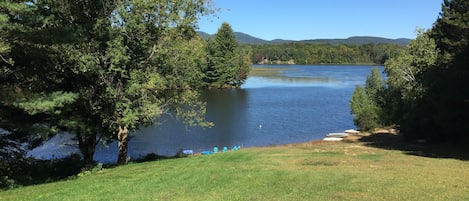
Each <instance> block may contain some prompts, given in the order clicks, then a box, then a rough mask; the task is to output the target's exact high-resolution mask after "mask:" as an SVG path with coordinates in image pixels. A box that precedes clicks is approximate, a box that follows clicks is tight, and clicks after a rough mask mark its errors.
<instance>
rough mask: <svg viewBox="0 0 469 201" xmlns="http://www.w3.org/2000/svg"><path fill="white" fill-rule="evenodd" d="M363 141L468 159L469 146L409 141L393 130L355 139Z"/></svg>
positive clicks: (433, 155)
mask: <svg viewBox="0 0 469 201" xmlns="http://www.w3.org/2000/svg"><path fill="white" fill-rule="evenodd" d="M357 141H359V142H363V143H364V144H365V146H370V147H375V148H380V149H388V150H401V151H403V152H405V153H406V154H409V155H414V156H422V157H429V158H452V159H458V160H463V161H469V147H464V146H462V145H452V144H433V143H427V142H419V141H409V140H406V139H404V137H403V136H402V135H399V134H395V133H393V132H383V131H381V132H377V133H374V134H371V135H367V136H361V137H359V138H358V139H357Z"/></svg>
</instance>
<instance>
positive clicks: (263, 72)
mask: <svg viewBox="0 0 469 201" xmlns="http://www.w3.org/2000/svg"><path fill="white" fill-rule="evenodd" d="M282 70H291V69H290V68H260V67H256V68H251V70H250V71H249V76H254V77H279V76H281V74H280V71H282Z"/></svg>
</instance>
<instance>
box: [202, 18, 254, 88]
mask: <svg viewBox="0 0 469 201" xmlns="http://www.w3.org/2000/svg"><path fill="white" fill-rule="evenodd" d="M207 46H208V47H207V51H208V57H209V59H208V60H209V61H208V67H207V69H206V71H205V73H206V75H207V77H206V79H205V80H206V82H207V84H208V85H209V86H211V87H217V88H223V87H226V86H233V87H239V86H241V85H242V84H243V83H244V81H245V80H246V78H247V75H248V73H249V66H250V61H249V57H248V55H247V54H243V52H242V49H240V48H239V45H238V42H237V41H236V37H235V35H234V33H233V30H232V29H231V26H230V25H229V24H228V23H226V22H225V23H223V24H222V25H221V27H220V28H219V29H218V31H217V33H216V34H215V38H214V39H209V40H208V42H207Z"/></svg>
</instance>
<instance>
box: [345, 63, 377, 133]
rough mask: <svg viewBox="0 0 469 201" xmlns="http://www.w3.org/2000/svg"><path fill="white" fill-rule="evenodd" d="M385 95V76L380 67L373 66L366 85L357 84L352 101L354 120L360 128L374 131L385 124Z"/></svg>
mask: <svg viewBox="0 0 469 201" xmlns="http://www.w3.org/2000/svg"><path fill="white" fill-rule="evenodd" d="M383 96H384V81H383V78H382V77H381V75H380V72H379V70H378V68H373V69H372V70H371V74H370V75H368V76H367V77H366V82H365V87H364V88H363V87H361V86H356V87H355V91H354V92H353V95H352V100H351V101H350V108H351V110H352V114H353V115H354V119H353V122H354V124H355V125H356V126H357V127H358V128H359V129H360V130H363V131H373V130H374V129H375V128H378V127H380V126H382V125H383V122H384V121H385V118H383V117H384V114H383V112H382V105H383V104H384V97H383Z"/></svg>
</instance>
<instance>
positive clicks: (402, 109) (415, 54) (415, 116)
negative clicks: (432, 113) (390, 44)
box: [384, 30, 438, 138]
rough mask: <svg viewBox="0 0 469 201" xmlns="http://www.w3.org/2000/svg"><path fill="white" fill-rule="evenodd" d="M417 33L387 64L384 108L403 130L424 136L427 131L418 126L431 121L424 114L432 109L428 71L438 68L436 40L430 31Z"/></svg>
mask: <svg viewBox="0 0 469 201" xmlns="http://www.w3.org/2000/svg"><path fill="white" fill-rule="evenodd" d="M417 33H418V35H417V38H416V39H415V40H413V41H412V42H411V43H410V44H409V45H408V46H407V47H406V48H405V49H403V51H402V52H400V53H399V54H398V56H396V57H393V58H391V59H389V60H388V61H387V62H386V64H385V72H386V74H387V81H386V82H387V89H386V94H387V96H386V99H387V100H386V104H385V106H384V107H385V108H384V110H385V111H386V113H387V114H388V115H389V117H390V119H391V120H390V121H391V122H393V123H395V124H397V125H400V126H401V130H402V131H403V133H404V134H405V135H406V136H408V137H412V138H419V137H422V135H423V134H424V133H425V132H427V131H423V129H422V130H421V131H418V130H415V128H428V126H429V125H425V124H428V122H430V119H429V116H427V115H425V113H426V112H428V110H430V108H428V104H427V103H426V102H427V100H425V98H424V96H425V94H426V93H427V91H428V86H426V85H425V79H426V78H425V76H426V75H425V74H426V73H427V72H429V71H432V70H433V69H434V68H435V64H436V61H437V56H438V49H437V48H436V45H435V41H434V40H433V39H432V38H430V37H429V34H428V33H426V32H424V31H423V30H419V31H418V32H417ZM416 125H419V126H416ZM425 130H426V129H425Z"/></svg>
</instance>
